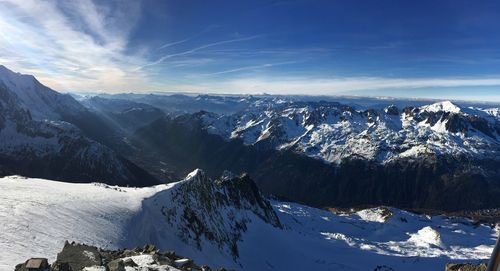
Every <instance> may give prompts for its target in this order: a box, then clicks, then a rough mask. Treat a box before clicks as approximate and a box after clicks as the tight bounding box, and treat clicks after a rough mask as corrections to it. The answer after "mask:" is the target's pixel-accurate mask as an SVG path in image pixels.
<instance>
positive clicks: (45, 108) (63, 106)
mask: <svg viewBox="0 0 500 271" xmlns="http://www.w3.org/2000/svg"><path fill="white" fill-rule="evenodd" d="M0 86H1V87H2V88H5V89H7V90H10V91H11V92H14V93H15V97H16V98H15V102H16V103H17V105H18V106H19V108H22V109H24V110H27V111H29V112H30V115H31V117H32V118H33V119H34V120H45V119H48V120H63V119H64V117H65V115H68V114H75V115H76V114H78V113H79V112H83V111H85V107H84V106H82V105H81V104H80V103H78V102H77V101H76V100H75V99H73V98H72V97H71V96H70V95H69V94H61V93H59V92H56V91H54V90H52V89H50V88H48V87H46V86H44V85H42V84H41V83H40V82H39V81H38V80H36V78H35V77H34V76H32V75H26V74H21V73H16V72H13V71H11V70H9V69H7V68H6V67H5V66H2V65H0ZM11 95H12V94H11ZM4 98H5V97H4Z"/></svg>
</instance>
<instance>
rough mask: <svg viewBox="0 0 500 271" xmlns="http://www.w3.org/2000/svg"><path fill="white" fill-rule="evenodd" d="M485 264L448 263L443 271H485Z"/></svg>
mask: <svg viewBox="0 0 500 271" xmlns="http://www.w3.org/2000/svg"><path fill="white" fill-rule="evenodd" d="M485 270H486V264H485V263H482V264H472V263H449V264H447V265H446V268H445V271H485Z"/></svg>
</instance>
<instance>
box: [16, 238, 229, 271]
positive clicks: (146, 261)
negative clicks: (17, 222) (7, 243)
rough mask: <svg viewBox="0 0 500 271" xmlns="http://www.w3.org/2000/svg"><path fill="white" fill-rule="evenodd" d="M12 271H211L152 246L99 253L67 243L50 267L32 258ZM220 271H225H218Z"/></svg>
mask: <svg viewBox="0 0 500 271" xmlns="http://www.w3.org/2000/svg"><path fill="white" fill-rule="evenodd" d="M14 270H15V271H125V270H127V271H130V270H141V271H149V270H172V271H177V270H183V271H184V270H185V271H194V270H200V271H210V270H214V269H211V268H210V267H208V266H199V265H197V264H195V263H194V262H193V260H191V259H187V258H184V257H181V256H179V255H176V254H175V252H172V251H167V252H160V251H159V250H158V249H156V247H155V246H153V245H145V246H144V247H143V248H135V249H133V250H130V249H124V250H102V249H100V248H97V247H94V246H88V245H85V244H78V243H75V242H73V243H69V242H66V243H65V244H64V248H63V249H62V251H61V252H60V253H58V254H57V260H56V261H55V262H54V263H52V265H49V263H48V261H47V259H45V258H32V259H28V260H27V261H26V262H24V263H21V264H18V265H17V266H16V267H15V269H14ZM217 270H219V271H222V270H224V269H217Z"/></svg>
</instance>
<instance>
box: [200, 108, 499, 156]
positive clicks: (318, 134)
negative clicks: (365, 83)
mask: <svg viewBox="0 0 500 271" xmlns="http://www.w3.org/2000/svg"><path fill="white" fill-rule="evenodd" d="M201 118H202V120H203V122H204V125H205V129H206V130H207V131H209V132H210V133H213V134H217V135H221V136H223V137H224V138H226V139H236V138H238V139H242V140H243V142H244V143H245V144H248V145H264V146H270V147H272V148H276V149H279V150H293V151H296V152H299V153H303V154H305V155H307V156H309V157H313V158H317V159H320V160H323V161H325V162H328V163H341V162H342V160H343V159H352V158H361V159H365V160H369V161H376V162H379V163H386V162H391V161H394V160H399V159H407V158H418V157H420V156H430V155H447V156H451V157H455V158H464V157H465V158H468V159H474V160H477V159H497V158H499V157H500V155H499V154H500V117H499V115H498V109H479V108H462V107H459V106H457V105H455V104H453V103H451V102H449V101H445V102H439V103H434V104H430V105H425V106H420V107H405V108H397V107H396V106H388V107H386V108H384V109H367V110H356V109H354V108H353V107H350V106H346V105H343V104H339V103H335V102H290V101H287V100H283V99H267V100H266V99H262V100H258V101H257V102H255V103H253V104H252V106H250V107H249V108H247V109H246V110H243V111H242V112H239V113H236V114H232V115H218V114H214V113H205V114H203V115H202V117H201Z"/></svg>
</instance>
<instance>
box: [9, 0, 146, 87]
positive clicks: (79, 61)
mask: <svg viewBox="0 0 500 271" xmlns="http://www.w3.org/2000/svg"><path fill="white" fill-rule="evenodd" d="M130 2H131V4H126V5H124V4H120V5H119V7H120V8H115V9H109V8H106V7H104V6H97V5H95V4H94V3H93V2H92V1H90V0H86V1H65V2H62V1H61V2H56V1H38V0H23V1H10V0H0V61H1V63H0V64H4V65H6V66H8V67H9V68H12V69H14V70H16V71H21V72H24V73H31V74H34V75H35V76H37V77H38V78H39V79H41V81H43V82H44V83H46V84H48V85H50V86H51V87H54V88H57V89H59V90H70V89H107V90H115V91H118V90H120V89H122V88H124V87H130V86H131V85H132V86H134V85H135V86H136V87H145V86H146V84H147V79H146V75H145V74H144V73H141V72H136V71H133V70H132V69H131V68H130V67H134V66H136V65H142V64H144V63H145V62H146V61H145V60H144V59H143V58H142V57H140V56H134V55H132V56H131V55H128V54H126V53H125V50H126V48H127V43H128V36H129V34H130V31H131V29H132V28H133V26H134V24H135V23H136V21H137V19H138V18H139V16H140V7H139V5H138V4H137V3H139V2H136V1H130ZM134 3H135V4H134Z"/></svg>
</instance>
